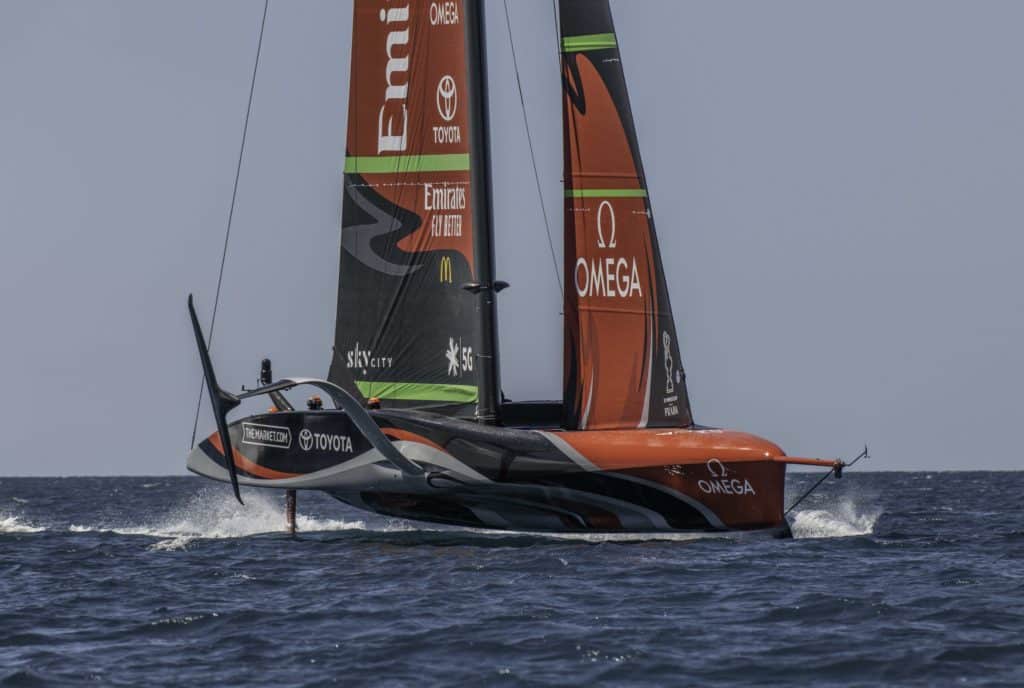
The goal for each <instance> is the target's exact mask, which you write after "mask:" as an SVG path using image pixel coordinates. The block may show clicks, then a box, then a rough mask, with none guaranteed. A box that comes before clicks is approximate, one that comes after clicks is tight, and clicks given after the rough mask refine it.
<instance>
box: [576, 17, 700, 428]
mask: <svg viewBox="0 0 1024 688" xmlns="http://www.w3.org/2000/svg"><path fill="white" fill-rule="evenodd" d="M559 9H560V12H559V15H560V27H559V29H560V32H561V36H562V40H561V46H562V79H563V101H562V103H563V107H562V114H563V132H562V133H563V144H564V168H565V169H564V179H565V189H564V197H565V237H564V239H565V276H566V289H565V337H564V366H563V371H564V379H563V387H564V394H563V402H564V408H565V419H564V424H565V426H566V427H567V428H573V429H583V430H586V429H614V428H637V427H639V428H645V427H687V426H690V425H692V422H693V421H692V417H691V412H690V404H689V398H688V396H687V392H686V384H685V376H684V373H683V369H682V364H681V361H680V356H679V348H678V336H677V333H676V328H675V323H674V321H673V318H672V310H671V306H670V305H669V298H668V288H667V285H666V282H665V275H664V271H663V268H662V261H661V256H660V251H659V248H658V241H657V236H656V234H655V231H654V220H653V214H652V211H651V204H650V198H649V195H648V191H647V182H646V178H645V176H644V171H643V165H642V162H641V160H640V152H639V147H638V146H637V142H636V132H635V128H634V124H633V117H632V113H631V111H630V106H629V97H628V94H627V92H626V83H625V75H624V73H623V71H622V65H621V60H620V55H619V48H618V40H617V39H616V36H615V29H614V26H613V23H612V16H611V9H610V7H609V5H608V2H607V0H560V6H559Z"/></svg>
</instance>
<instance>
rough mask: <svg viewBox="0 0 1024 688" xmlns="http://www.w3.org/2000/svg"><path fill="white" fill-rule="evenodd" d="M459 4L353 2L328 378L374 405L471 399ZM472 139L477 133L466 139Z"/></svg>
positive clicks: (475, 329)
mask: <svg viewBox="0 0 1024 688" xmlns="http://www.w3.org/2000/svg"><path fill="white" fill-rule="evenodd" d="M465 10H466V7H465V3H463V2H462V1H461V0H445V1H444V2H422V1H419V0H406V1H404V2H403V1H401V0H356V2H355V10H354V23H353V31H352V71H351V78H350V82H349V115H348V138H347V150H346V160H345V180H344V199H343V211H342V252H341V269H340V272H341V275H340V285H339V300H338V318H337V331H336V335H335V352H334V357H333V360H332V365H331V372H330V379H331V380H332V381H334V382H337V383H338V384H341V385H343V386H345V387H346V388H347V389H349V391H351V392H353V393H357V394H360V395H361V396H363V397H379V398H381V399H382V400H383V402H384V405H385V406H418V405H436V404H450V405H457V406H462V407H468V406H471V405H472V404H474V403H475V402H476V401H477V398H478V381H477V373H476V371H475V370H474V368H475V366H474V363H475V350H478V347H479V340H480V337H481V327H480V317H479V314H478V313H477V309H476V303H475V300H474V297H473V296H472V295H471V294H469V293H467V292H466V291H464V290H462V289H460V285H461V284H464V283H466V282H471V281H473V280H474V278H475V275H476V266H475V265H474V262H475V258H474V243H475V241H477V240H478V238H477V237H476V236H475V234H476V229H477V228H476V227H474V222H473V217H474V204H476V203H481V202H482V201H481V199H479V198H478V196H477V194H476V193H475V192H474V189H473V188H472V184H471V182H470V179H471V171H470V166H471V160H472V158H473V156H472V155H471V153H472V151H471V141H472V136H471V134H472V133H473V132H471V131H470V128H471V127H473V126H475V124H476V121H475V120H476V119H477V118H476V117H474V116H473V114H472V113H471V110H472V107H471V102H472V98H471V96H472V95H473V94H471V92H470V90H471V88H473V87H474V84H473V83H472V82H471V78H470V70H469V67H468V64H467V54H468V52H469V40H468V36H469V33H468V32H469V31H470V28H469V27H468V26H467V21H466V11H465ZM476 134H477V135H479V132H476Z"/></svg>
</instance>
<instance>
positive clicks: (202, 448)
mask: <svg viewBox="0 0 1024 688" xmlns="http://www.w3.org/2000/svg"><path fill="white" fill-rule="evenodd" d="M483 5H484V3H483V2H482V1H481V0H444V1H439V2H428V1H427V0H355V9H354V24H353V31H352V68H351V69H352V71H351V78H350V81H349V115H348V134H347V150H346V158H345V164H344V184H343V195H344V196H343V211H342V222H341V260H340V266H339V280H338V283H339V288H338V299H337V313H336V330H335V335H334V347H333V356H332V359H331V361H330V370H329V373H328V376H327V379H326V380H321V379H313V378H284V379H280V380H276V381H275V380H273V379H272V374H271V371H270V366H269V362H265V368H264V375H263V378H262V383H263V385H262V386H261V387H259V388H258V389H254V390H249V391H243V392H241V393H239V394H231V393H229V392H226V391H224V390H222V389H221V388H220V387H218V386H217V382H216V377H215V375H214V371H213V365H212V363H211V361H210V357H209V352H208V349H207V347H206V343H205V339H204V337H203V334H202V331H201V329H200V326H199V323H198V319H197V318H196V313H195V309H194V307H193V304H192V301H191V297H190V301H189V308H190V311H191V314H192V323H193V327H194V330H195V335H196V341H197V345H198V347H199V353H200V358H201V360H202V363H203V369H204V373H205V379H206V383H207V386H208V388H209V391H210V397H211V401H212V405H213V410H214V415H215V416H216V420H217V426H218V427H217V430H216V431H215V432H213V434H211V435H210V436H209V437H207V438H206V439H204V440H202V441H201V442H200V443H199V444H198V445H197V446H196V447H195V448H194V449H193V451H192V452H191V454H190V455H189V457H188V468H189V469H190V470H192V471H194V472H195V473H198V474H200V475H203V476H206V477H208V478H212V479H214V480H221V481H230V482H232V483H233V485H234V489H235V493H236V495H238V494H239V492H238V487H239V485H246V486H253V487H263V488H278V489H284V490H301V489H310V490H321V491H324V492H326V493H328V494H330V495H332V496H333V497H335V498H337V499H339V500H341V501H342V502H345V503H347V504H350V505H352V506H355V507H358V508H360V509H366V510H369V511H373V512H376V513H380V514H386V515H388V516H393V517H399V518H405V519H414V520H419V521H430V522H437V523H446V524H454V525H460V526H472V527H479V528H493V529H514V530H530V531H559V532H563V531H632V532H649V531H696V532H707V531H727V530H737V531H758V532H765V533H770V534H774V535H780V536H784V535H786V534H788V533H789V527H788V524H787V521H786V518H785V513H786V512H785V505H784V503H783V500H784V493H785V478H786V467H787V465H789V464H805V465H812V466H820V467H824V468H827V469H829V471H831V472H834V473H836V474H837V475H838V474H839V473H840V472H841V469H842V467H843V466H844V465H845V464H843V462H841V461H838V460H822V459H800V458H793V457H787V456H786V454H785V453H784V452H783V451H782V449H781V448H780V447H779V446H778V445H776V444H774V443H772V442H770V441H768V440H766V439H762V438H760V437H756V436H754V435H751V434H747V433H743V432H736V431H732V430H723V429H718V428H711V427H704V426H700V425H697V424H696V423H695V422H694V419H693V412H692V409H691V406H690V399H689V396H688V394H687V388H686V375H685V372H684V369H683V364H682V356H681V355H680V351H679V337H678V335H677V332H676V326H675V322H674V320H673V317H672V308H671V304H670V302H669V290H668V287H667V284H666V281H665V274H664V270H663V267H662V266H663V257H662V255H661V253H660V251H659V248H658V241H657V235H656V233H655V228H654V219H653V217H654V216H653V212H652V206H651V198H650V196H649V194H648V187H647V181H646V177H645V174H644V168H643V164H642V161H641V158H640V149H639V147H638V145H637V132H636V129H635V126H634V122H633V116H632V113H631V110H630V104H629V98H628V96H627V92H626V80H625V75H624V73H623V69H622V62H621V59H620V58H621V56H620V50H619V42H618V39H617V37H616V34H615V28H614V25H613V22H612V12H611V8H610V6H609V4H608V1H607V0H559V2H558V9H559V12H558V14H559V27H558V28H559V36H560V47H561V74H562V115H563V118H562V119H563V121H562V134H563V144H564V266H563V271H564V284H565V288H564V354H563V356H564V358H563V371H564V373H563V387H564V390H563V395H562V399H560V400H554V401H546V402H514V401H508V400H506V399H505V398H504V396H503V394H502V393H501V377H500V366H499V361H500V358H499V347H498V343H499V337H498V323H497V317H496V311H495V301H496V298H497V296H498V294H499V292H501V291H502V289H504V288H505V287H507V286H508V285H507V284H506V283H505V282H502V281H499V280H497V279H496V276H495V270H494V266H495V256H494V248H493V241H492V239H493V227H494V222H493V218H492V207H493V206H492V189H491V183H490V172H491V168H492V166H493V165H496V164H501V161H500V160H493V159H492V158H491V156H490V154H489V146H488V140H489V136H490V130H489V127H488V106H487V84H486V83H485V77H486V70H485V67H484V60H485V53H486V51H485V45H484V38H485V36H484V30H483V26H484V24H483V16H482V15H483V9H484V7H483ZM515 336H522V333H515ZM299 385H306V386H311V387H312V388H315V389H317V390H319V391H318V394H324V395H325V396H326V398H327V399H329V400H330V402H331V403H330V404H328V408H305V409H295V408H293V407H292V405H291V404H290V403H289V402H288V400H287V398H286V397H285V396H284V395H283V394H282V392H284V391H287V390H289V389H291V388H294V387H297V386H299ZM263 395H265V396H268V397H269V398H270V399H271V400H272V403H273V408H272V409H271V411H270V412H267V413H259V414H255V415H251V416H248V417H245V418H242V419H239V420H236V421H234V422H231V423H229V422H228V421H227V413H228V412H229V411H231V410H232V409H233V408H234V407H235V406H237V405H238V404H239V402H240V401H241V400H242V399H245V398H249V397H254V396H263Z"/></svg>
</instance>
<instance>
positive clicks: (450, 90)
mask: <svg viewBox="0 0 1024 688" xmlns="http://www.w3.org/2000/svg"><path fill="white" fill-rule="evenodd" d="M458 108H459V94H458V91H457V90H456V88H455V79H453V78H452V76H451V75H450V74H445V75H444V76H443V77H441V80H440V81H438V82H437V114H439V115H441V119H443V120H444V121H445V122H451V121H452V120H453V119H455V113H456V111H457V110H458Z"/></svg>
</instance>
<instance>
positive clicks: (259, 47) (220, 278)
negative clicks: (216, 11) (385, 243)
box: [191, 0, 270, 447]
mask: <svg viewBox="0 0 1024 688" xmlns="http://www.w3.org/2000/svg"><path fill="white" fill-rule="evenodd" d="M269 7H270V0H263V18H262V19H261V20H260V37H259V39H258V40H257V41H256V61H255V62H254V64H253V66H252V80H251V81H250V82H249V104H248V105H247V106H246V108H245V123H244V124H243V125H242V143H241V145H240V146H239V148H238V164H237V165H236V166H235V184H234V188H232V190H231V209H230V210H228V226H227V229H226V230H225V232H224V248H223V249H222V250H221V254H220V271H219V272H218V273H217V291H216V293H215V294H214V297H213V314H212V315H211V316H210V329H209V330H207V332H209V333H210V334H209V337H208V339H207V345H206V348H207V351H209V349H210V348H211V347H212V346H213V326H214V325H215V324H216V323H217V306H218V305H219V304H220V287H221V284H223V282H224V263H225V262H226V261H227V257H228V240H229V239H230V238H231V221H232V219H234V216H235V200H236V199H237V198H238V179H239V177H241V176H242V157H243V156H244V154H245V138H246V135H247V134H248V133H249V116H250V115H251V114H252V96H253V93H254V92H255V91H256V71H257V70H258V69H259V66H260V53H261V52H262V51H263V30H264V29H265V28H266V26H267V9H268V8H269ZM205 387H206V378H205V376H204V377H203V380H202V382H200V383H199V398H198V399H197V400H196V417H195V420H194V421H192V445H191V446H192V447H195V446H196V430H198V428H199V411H200V409H201V408H202V405H203V390H204V389H205Z"/></svg>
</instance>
